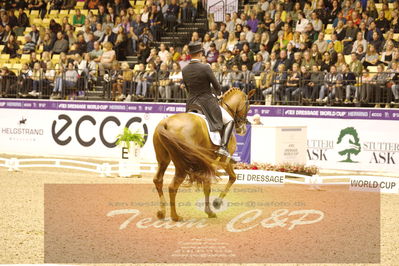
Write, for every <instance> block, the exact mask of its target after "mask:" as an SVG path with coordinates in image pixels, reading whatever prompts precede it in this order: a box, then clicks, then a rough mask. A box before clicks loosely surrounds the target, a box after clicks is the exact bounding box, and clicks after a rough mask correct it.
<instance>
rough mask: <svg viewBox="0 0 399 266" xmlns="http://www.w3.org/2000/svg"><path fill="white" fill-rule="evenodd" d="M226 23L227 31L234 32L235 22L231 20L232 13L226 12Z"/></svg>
mask: <svg viewBox="0 0 399 266" xmlns="http://www.w3.org/2000/svg"><path fill="white" fill-rule="evenodd" d="M224 23H225V24H226V31H228V32H233V33H234V28H235V24H234V21H232V20H231V16H230V14H226V16H225V22H224Z"/></svg>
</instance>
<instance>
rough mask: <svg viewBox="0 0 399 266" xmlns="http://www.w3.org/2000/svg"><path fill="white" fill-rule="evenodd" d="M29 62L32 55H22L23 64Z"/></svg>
mask: <svg viewBox="0 0 399 266" xmlns="http://www.w3.org/2000/svg"><path fill="white" fill-rule="evenodd" d="M29 61H30V55H29V54H22V55H21V60H20V62H21V64H24V63H28V62H29Z"/></svg>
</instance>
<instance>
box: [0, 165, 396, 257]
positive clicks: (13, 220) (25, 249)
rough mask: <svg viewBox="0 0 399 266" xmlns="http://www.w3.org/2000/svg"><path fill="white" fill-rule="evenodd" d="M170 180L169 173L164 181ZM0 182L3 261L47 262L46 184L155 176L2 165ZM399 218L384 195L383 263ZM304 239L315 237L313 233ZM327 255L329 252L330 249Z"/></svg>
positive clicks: (392, 248) (391, 252)
mask: <svg viewBox="0 0 399 266" xmlns="http://www.w3.org/2000/svg"><path fill="white" fill-rule="evenodd" d="M169 180H170V178H168V177H167V178H166V181H165V183H166V184H168V183H169ZM0 182H1V186H0V197H1V202H2V208H1V209H0V212H1V213H0V217H1V218H0V219H1V223H0V226H1V229H0V263H5V264H10V263H44V221H43V212H44V198H43V194H44V193H43V190H44V184H149V183H151V182H152V177H151V176H150V175H148V176H144V177H143V178H140V179H138V178H102V177H99V176H98V175H96V174H86V173H82V172H77V171H70V170H63V169H55V168H54V169H24V170H23V171H21V172H8V171H7V170H6V169H5V168H0ZM271 189H274V188H271ZM276 189H277V188H276ZM279 189H281V188H279ZM304 190H306V187H305V186H289V187H287V192H286V193H302V192H303V191H304ZM316 193H318V192H316ZM326 193H328V191H327V192H326ZM346 195H349V193H347V194H346ZM344 200H345V199H344ZM347 200H349V198H348V199H347ZM181 212H182V211H181ZM181 214H182V215H183V216H184V214H183V213H181ZM167 215H169V214H167ZM398 218H399V195H385V194H383V195H381V263H380V264H381V265H399V258H398V255H399V234H398V232H399V225H398ZM359 219H362V217H359ZM254 241H256V239H255V240H254ZM303 241H312V236H311V235H309V237H308V239H306V237H305V238H304V239H303ZM266 249H267V247H266ZM326 256H329V254H328V250H326ZM101 265H106V264H101ZM185 265H188V264H185ZM285 265H287V264H285Z"/></svg>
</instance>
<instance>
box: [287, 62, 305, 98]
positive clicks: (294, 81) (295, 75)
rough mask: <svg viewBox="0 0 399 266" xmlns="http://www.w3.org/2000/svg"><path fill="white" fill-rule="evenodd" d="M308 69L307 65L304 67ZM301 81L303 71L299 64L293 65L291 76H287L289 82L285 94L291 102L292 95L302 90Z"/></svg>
mask: <svg viewBox="0 0 399 266" xmlns="http://www.w3.org/2000/svg"><path fill="white" fill-rule="evenodd" d="M304 69H306V67H304ZM300 81H301V73H300V69H299V65H298V64H293V65H292V71H291V72H290V74H289V76H288V77H287V83H286V87H285V91H284V92H283V94H284V95H285V98H286V101H287V102H291V101H292V96H293V95H294V92H295V94H298V93H299V91H300V87H299V86H300Z"/></svg>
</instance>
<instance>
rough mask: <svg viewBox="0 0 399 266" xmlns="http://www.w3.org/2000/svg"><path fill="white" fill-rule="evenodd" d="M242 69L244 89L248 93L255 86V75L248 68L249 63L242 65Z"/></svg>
mask: <svg viewBox="0 0 399 266" xmlns="http://www.w3.org/2000/svg"><path fill="white" fill-rule="evenodd" d="M241 70H242V75H243V78H242V89H243V90H244V92H245V93H248V92H249V91H251V90H252V89H254V88H255V75H254V74H253V73H252V72H251V71H250V70H249V69H248V67H247V65H242V66H241Z"/></svg>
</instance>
